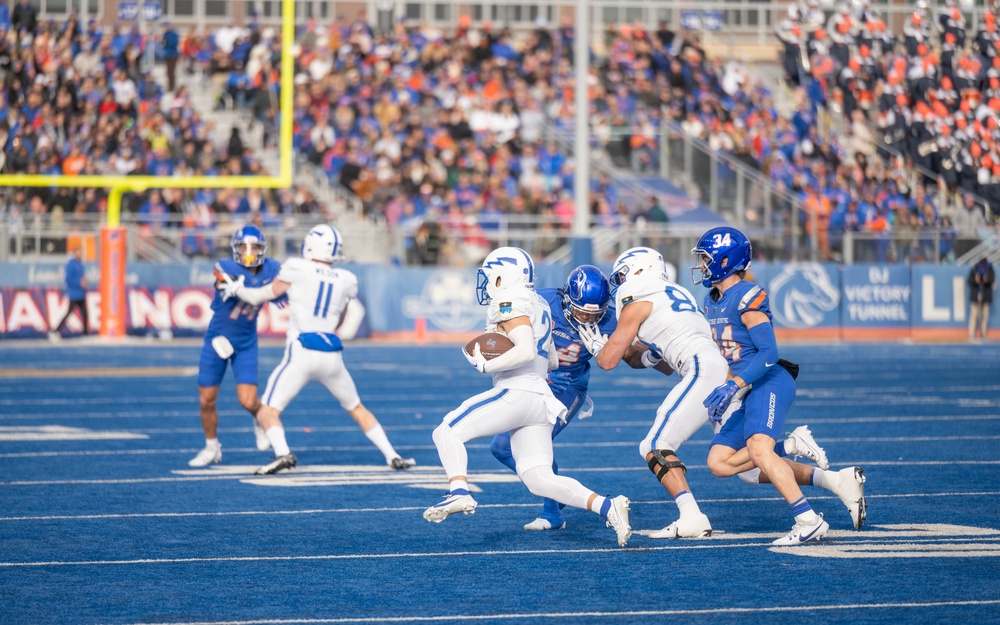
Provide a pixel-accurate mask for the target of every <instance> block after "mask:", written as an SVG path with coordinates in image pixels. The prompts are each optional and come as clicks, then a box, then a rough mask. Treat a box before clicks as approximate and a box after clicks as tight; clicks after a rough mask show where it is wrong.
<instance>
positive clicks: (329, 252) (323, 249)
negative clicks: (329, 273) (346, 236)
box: [302, 224, 343, 263]
mask: <svg viewBox="0 0 1000 625" xmlns="http://www.w3.org/2000/svg"><path fill="white" fill-rule="evenodd" d="M342 242H343V239H341V238H340V232H339V231H338V230H337V229H336V228H334V227H333V226H328V225H327V224H320V225H318V226H313V228H312V230H310V231H309V234H307V235H306V238H305V239H303V240H302V257H303V258H306V259H308V260H318V261H319V262H321V263H332V262H334V261H337V260H340V259H341V258H342V256H341V253H340V249H341V246H342Z"/></svg>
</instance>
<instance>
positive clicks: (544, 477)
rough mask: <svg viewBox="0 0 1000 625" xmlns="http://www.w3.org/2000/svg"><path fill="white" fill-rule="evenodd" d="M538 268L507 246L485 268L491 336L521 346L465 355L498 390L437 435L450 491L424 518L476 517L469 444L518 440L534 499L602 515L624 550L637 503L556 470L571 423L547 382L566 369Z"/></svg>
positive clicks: (518, 458) (514, 445)
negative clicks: (556, 450)
mask: <svg viewBox="0 0 1000 625" xmlns="http://www.w3.org/2000/svg"><path fill="white" fill-rule="evenodd" d="M534 283H535V266H534V263H533V262H532V260H531V257H530V256H529V255H528V253H527V252H525V251H524V250H522V249H520V248H516V247H501V248H499V249H496V250H494V251H493V252H491V253H490V254H489V255H488V256H487V257H486V260H485V261H483V264H482V267H481V268H480V269H479V280H478V286H477V289H476V292H477V296H478V298H479V303H480V304H482V305H485V306H488V308H487V313H486V331H487V332H498V331H499V332H503V333H504V334H506V335H507V336H508V337H509V338H510V340H511V341H512V342H513V344H514V346H513V347H512V348H511V349H510V350H508V351H507V352H506V353H504V354H502V355H500V356H497V357H495V358H493V359H491V360H486V359H485V357H483V355H482V353H481V351H480V346H479V344H478V343H477V344H476V346H475V349H474V351H473V354H472V355H469V354H468V353H466V352H465V350H464V349H463V350H462V353H463V354H464V355H465V357H466V358H467V359H468V360H469V363H470V364H471V365H472V366H473V367H475V368H476V370H478V371H479V372H480V373H490V374H492V375H493V388H492V389H490V390H488V391H486V392H483V393H480V394H478V395H475V396H473V397H470V398H469V399H467V400H466V401H465V402H464V403H463V404H462V405H461V406H459V407H458V408H456V409H455V410H453V411H451V412H449V413H448V414H447V415H445V417H444V420H443V422H442V423H441V425H439V426H438V427H437V428H436V429H435V430H434V434H433V438H434V445H435V446H436V447H437V450H438V455H439V456H440V458H441V464H442V465H443V466H444V470H445V473H447V475H448V483H449V489H450V492H449V493H448V495H446V496H445V498H444V501H442V502H441V503H438V504H436V505H434V506H431V507H430V508H427V510H425V511H424V518H425V519H427V520H428V521H432V522H436V523H440V522H441V521H443V520H444V519H446V518H447V517H448V516H449V515H452V514H455V513H458V512H463V513H466V514H468V513H472V512H474V511H475V509H476V506H477V505H478V504H477V502H476V500H475V499H473V498H472V495H471V494H470V493H469V484H468V479H467V477H466V473H467V470H468V454H467V452H466V449H465V443H466V442H468V441H470V440H472V439H474V438H479V437H482V436H493V435H496V434H501V433H504V432H509V433H510V452H511V456H512V458H513V461H514V464H515V467H516V471H517V474H518V477H520V478H521V481H522V482H524V485H525V486H527V487H528V490H530V491H531V492H532V493H533V494H535V495H537V496H539V497H546V498H548V499H552V500H554V501H557V502H559V503H563V504H566V505H568V506H572V507H575V508H582V509H586V510H590V511H592V512H595V513H597V514H600V515H601V516H602V517H604V518H605V519H606V520H607V524H608V526H610V527H612V528H613V529H614V530H615V533H616V535H617V538H618V544H619V545H620V546H624V545H625V544H626V543H627V542H628V539H629V537H630V536H631V534H632V528H631V526H630V525H629V519H628V514H629V500H628V499H627V498H626V497H625V496H623V495H619V496H618V497H614V498H611V497H603V496H601V495H598V494H597V493H595V492H593V491H591V490H590V489H588V488H586V487H585V486H583V485H582V484H581V483H580V482H578V481H576V480H574V479H571V478H568V477H565V476H561V475H556V474H555V473H554V472H553V470H552V461H553V457H552V428H553V425H554V424H555V423H557V422H558V421H560V420H565V419H566V407H565V406H564V405H563V404H562V403H561V402H560V401H559V400H557V399H556V398H555V397H554V396H553V394H552V390H551V389H550V388H549V385H548V383H547V382H546V379H545V378H546V374H547V373H548V372H549V371H550V370H552V369H555V368H556V367H557V366H558V356H557V354H556V352H555V349H554V347H553V343H552V311H551V310H550V308H549V305H548V303H547V302H546V301H545V299H544V298H542V297H541V296H540V295H538V294H537V293H536V292H535V289H534Z"/></svg>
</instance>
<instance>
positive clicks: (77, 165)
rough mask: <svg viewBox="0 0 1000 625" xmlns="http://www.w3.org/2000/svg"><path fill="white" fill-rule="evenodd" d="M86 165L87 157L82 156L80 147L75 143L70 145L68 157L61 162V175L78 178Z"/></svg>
mask: <svg viewBox="0 0 1000 625" xmlns="http://www.w3.org/2000/svg"><path fill="white" fill-rule="evenodd" d="M86 164H87V157H86V156H84V155H83V152H81V150H80V146H79V145H77V144H76V143H73V144H71V145H70V148H69V156H67V157H66V159H65V160H64V161H63V166H62V170H63V175H65V176H79V175H80V172H81V171H83V166H84V165H86Z"/></svg>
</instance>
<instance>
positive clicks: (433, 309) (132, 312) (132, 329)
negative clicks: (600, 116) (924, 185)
mask: <svg viewBox="0 0 1000 625" xmlns="http://www.w3.org/2000/svg"><path fill="white" fill-rule="evenodd" d="M344 267H345V268H346V269H348V270H350V271H353V272H354V273H355V274H357V276H358V280H359V283H360V299H361V300H362V302H363V303H364V304H365V306H366V309H367V314H366V318H365V322H364V326H363V328H362V331H361V332H360V333H359V336H365V335H367V334H368V333H369V332H370V333H373V334H376V335H387V334H401V335H404V338H405V336H406V335H410V334H412V333H417V335H420V333H421V332H428V333H432V334H434V335H437V336H439V337H442V338H449V337H450V338H455V335H462V334H465V335H467V334H469V333H474V332H476V331H478V330H479V329H481V328H482V327H483V323H484V321H485V316H486V315H485V309H484V308H483V307H482V306H480V305H479V302H478V301H477V299H476V281H477V269H476V268H474V267H473V268H447V267H390V266H382V265H357V264H353V263H345V264H344ZM602 269H603V270H604V271H605V272H606V273H607V272H608V271H609V269H610V268H609V267H607V266H604V267H602ZM569 270H570V268H569V267H567V266H565V265H538V266H536V279H535V285H536V287H537V288H544V287H560V286H562V285H563V284H565V281H566V276H567V274H568V272H569ZM968 273H969V267H967V266H960V267H956V266H949V265H913V266H907V265H845V266H840V265H837V264H833V263H763V262H755V263H754V264H753V265H752V266H751V268H750V272H749V275H748V278H749V279H751V280H753V281H755V282H757V283H758V284H760V285H761V286H762V287H764V289H765V291H767V293H768V297H769V299H770V302H771V312H772V314H773V317H774V324H775V328H776V329H777V330H778V332H779V334H781V335H782V336H784V337H791V338H807V339H848V340H855V339H858V340H860V339H869V338H870V339H882V340H884V339H893V338H910V337H912V338H918V339H920V338H923V339H931V340H964V338H965V337H966V334H965V332H966V329H967V327H968V320H969V293H968V287H967V286H966V278H967V276H968ZM64 276H65V269H64V265H63V264H62V263H20V264H15V263H8V264H4V265H2V266H0V287H3V288H2V289H0V337H37V336H42V335H44V333H45V332H46V331H47V327H50V326H51V325H54V324H55V323H57V322H58V320H59V319H61V318H62V315H63V314H65V311H66V308H67V305H68V302H67V300H66V297H65V284H64ZM688 276H689V274H688V273H687V272H686V271H685V272H682V275H680V276H677V278H678V280H677V281H678V283H679V284H681V285H682V286H684V287H685V288H687V289H688V290H690V291H691V292H692V294H693V295H694V296H695V298H696V299H697V301H698V302H699V303H701V302H702V301H703V299H704V297H705V295H706V294H707V293H708V289H706V288H704V287H702V286H700V285H695V286H693V285H691V284H690V279H689V277H688ZM86 277H87V281H88V284H89V286H90V289H91V291H90V292H89V293H88V295H87V306H88V310H89V311H90V317H91V319H92V320H93V325H95V326H96V325H97V320H98V317H99V314H100V292H99V291H97V290H96V289H97V285H98V281H99V278H100V276H99V271H98V267H97V265H96V264H91V265H87V267H86ZM213 283H214V277H213V275H212V263H209V262H203V263H194V264H190V265H158V264H150V263H141V262H133V263H130V264H129V265H128V273H127V276H126V287H127V301H126V305H127V307H128V313H127V316H128V332H129V333H130V334H149V333H157V332H162V331H166V330H169V331H171V332H172V333H173V334H174V335H176V336H182V335H187V336H192V335H199V334H200V333H203V332H204V328H205V326H206V325H207V323H208V318H209V317H210V316H211V311H210V310H209V304H210V302H211V297H212V285H213ZM286 319H287V312H285V311H277V310H275V311H273V314H272V311H270V310H266V311H262V313H261V319H260V324H259V325H260V330H261V331H262V333H264V334H265V335H269V336H281V335H282V334H283V333H284V329H285V323H286ZM79 325H80V324H79V322H78V320H77V319H75V318H74V319H73V320H71V322H70V331H76V330H78V329H79V327H78V326H79ZM989 326H990V328H992V329H993V331H994V332H997V331H1000V305H994V306H992V307H991V310H990V323H989Z"/></svg>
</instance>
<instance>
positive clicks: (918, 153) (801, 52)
mask: <svg viewBox="0 0 1000 625" xmlns="http://www.w3.org/2000/svg"><path fill="white" fill-rule="evenodd" d="M967 9H968V7H961V6H959V4H958V3H956V2H955V0H946V2H945V3H944V5H943V6H941V7H935V8H932V7H930V6H929V5H928V4H927V2H925V1H924V0H919V1H918V2H917V3H916V4H915V5H913V6H912V7H911V8H910V10H909V12H908V13H906V14H905V16H904V17H903V19H902V20H897V21H902V23H903V24H902V28H901V29H899V30H897V31H896V32H894V31H893V29H891V28H889V27H888V26H887V22H886V19H884V18H883V16H882V15H880V13H879V11H878V10H876V9H875V8H873V7H872V6H871V5H869V4H868V3H867V2H866V1H862V2H853V3H840V4H838V5H837V6H836V9H835V10H834V11H832V15H830V16H829V18H827V17H826V14H824V12H823V11H822V10H820V8H819V6H818V4H817V3H816V2H814V1H813V0H808V1H807V2H795V3H792V4H791V5H789V8H788V14H787V17H786V18H785V19H784V20H783V21H782V22H781V23H780V24H779V25H778V27H777V35H778V38H779V39H780V40H781V41H782V43H783V45H784V55H783V67H784V71H785V78H786V80H787V82H788V83H789V84H791V85H795V86H798V87H799V88H800V89H801V90H802V102H801V103H800V106H799V107H798V111H797V112H796V115H795V117H794V118H793V122H794V126H795V128H794V129H795V132H796V133H797V135H798V137H797V138H798V140H799V142H800V148H801V147H803V145H802V144H803V143H807V145H806V146H805V147H806V149H800V150H799V154H795V155H788V154H786V155H785V156H786V157H789V156H791V158H785V159H782V161H781V162H780V163H779V164H778V165H777V167H776V171H775V169H772V172H771V173H772V175H777V176H779V177H780V178H781V179H783V180H784V182H785V183H786V184H796V185H797V186H799V187H800V188H801V187H806V188H808V197H809V199H808V202H809V203H811V204H812V205H813V206H815V207H816V210H818V211H819V212H820V214H821V215H823V217H824V218H823V219H822V221H824V222H826V228H827V230H828V234H827V236H826V237H825V241H826V243H824V255H827V254H828V252H827V249H829V250H831V252H832V250H834V249H835V247H836V241H837V239H838V238H839V237H842V236H843V233H844V232H845V231H848V230H852V229H862V230H868V231H870V232H883V231H887V230H895V231H904V232H906V233H908V234H909V233H911V232H912V233H913V236H912V237H909V236H908V237H907V238H909V239H910V243H909V244H907V245H905V247H906V248H907V249H893V248H892V247H886V248H885V249H881V248H879V249H877V251H876V253H875V255H874V258H875V259H876V260H886V259H889V260H891V259H893V258H900V259H904V260H921V259H923V260H934V259H935V258H943V259H951V258H954V257H955V255H956V254H958V255H959V256H960V255H961V254H962V253H963V252H965V251H967V248H968V247H969V246H968V245H964V244H959V245H958V246H957V247H955V246H953V245H952V244H951V240H953V239H955V238H956V236H959V237H960V238H962V237H964V238H967V239H969V241H970V242H971V241H974V240H975V235H976V233H977V232H978V231H980V230H981V229H982V228H983V227H984V226H985V225H986V224H987V223H996V221H997V219H998V217H1000V158H998V157H1000V152H998V151H997V149H996V145H995V141H996V139H997V121H996V115H997V113H998V112H1000V98H998V97H997V95H998V94H1000V58H998V56H997V48H996V42H997V40H998V34H997V28H996V14H995V12H994V10H993V9H992V8H991V9H988V10H986V11H985V12H984V13H983V21H982V23H981V24H979V27H978V29H977V30H976V31H975V34H974V37H969V36H968V34H969V31H968V28H967V26H968V24H967V20H966V10H967ZM826 111H828V112H830V113H831V114H832V115H833V117H832V121H833V124H834V125H838V124H839V125H842V126H844V128H845V131H846V135H847V136H848V137H850V140H849V141H842V142H841V143H842V144H843V145H844V146H845V147H847V148H848V149H847V150H845V151H844V152H842V153H840V154H837V155H836V157H835V158H833V159H831V158H830V153H829V151H828V150H825V149H824V147H823V141H822V140H820V141H817V140H816V139H817V137H816V135H815V134H814V130H813V125H812V124H808V123H806V122H807V121H808V119H809V118H811V117H815V116H816V115H817V114H821V112H826ZM800 156H801V157H802V158H799V157H800ZM845 165H846V169H844V168H843V167H844V166H845ZM797 179H798V180H801V181H802V182H796V180H797ZM845 183H846V184H845ZM934 228H937V229H939V230H941V231H943V232H945V233H947V236H946V237H942V239H943V240H941V241H940V245H939V246H937V247H935V246H931V245H929V244H928V243H927V237H926V236H922V235H920V234H918V232H917V231H920V230H928V229H934ZM897 243H898V241H897Z"/></svg>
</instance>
